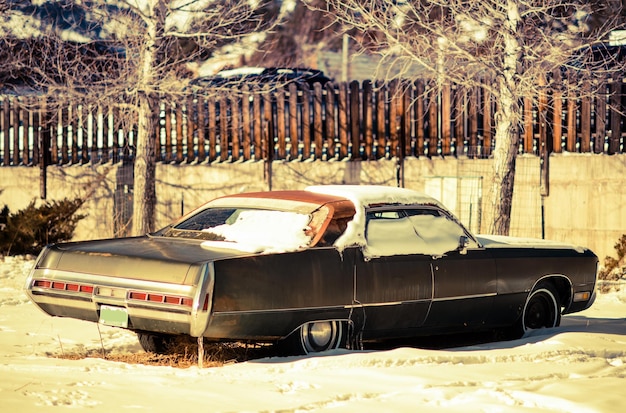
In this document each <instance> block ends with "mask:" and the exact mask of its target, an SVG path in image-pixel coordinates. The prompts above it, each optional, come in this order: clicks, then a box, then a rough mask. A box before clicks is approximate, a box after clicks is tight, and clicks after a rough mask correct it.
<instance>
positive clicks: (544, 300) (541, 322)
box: [521, 282, 561, 333]
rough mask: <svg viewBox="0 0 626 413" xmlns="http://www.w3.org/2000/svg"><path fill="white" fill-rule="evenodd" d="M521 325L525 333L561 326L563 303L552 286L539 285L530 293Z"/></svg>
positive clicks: (545, 283) (547, 284)
mask: <svg viewBox="0 0 626 413" xmlns="http://www.w3.org/2000/svg"><path fill="white" fill-rule="evenodd" d="M521 323H522V324H521V327H522V331H523V332H524V333H526V332H528V331H531V330H537V329H540V328H553V327H558V326H559V325H560V324H561V301H560V299H559V293H558V292H557V291H556V289H555V288H554V286H553V285H552V284H550V283H547V282H544V283H539V284H538V285H537V286H536V287H535V289H534V290H533V291H532V292H531V293H530V295H529V296H528V298H527V299H526V304H525V305H524V312H523V313H522V318H521Z"/></svg>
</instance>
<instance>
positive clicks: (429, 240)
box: [405, 207, 496, 331]
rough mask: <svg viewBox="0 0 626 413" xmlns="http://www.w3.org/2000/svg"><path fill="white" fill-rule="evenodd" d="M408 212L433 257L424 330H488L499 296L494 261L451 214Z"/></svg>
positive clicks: (425, 210)
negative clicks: (485, 328)
mask: <svg viewBox="0 0 626 413" xmlns="http://www.w3.org/2000/svg"><path fill="white" fill-rule="evenodd" d="M405 213H406V215H407V217H408V219H409V220H410V221H411V222H412V224H413V226H414V228H415V231H416V233H417V234H418V236H419V237H420V239H421V240H423V242H424V243H425V245H426V247H425V251H426V252H427V253H429V254H430V258H431V260H430V264H431V267H432V273H433V297H432V303H431V306H430V311H429V313H428V318H427V320H426V321H425V323H424V327H426V328H432V329H441V330H447V331H450V329H451V328H452V329H467V328H480V327H483V326H485V325H486V323H487V320H488V319H489V316H490V313H491V311H492V305H493V300H494V297H495V295H496V266H495V260H494V259H493V258H492V257H491V255H490V253H489V252H488V251H487V250H485V249H484V248H482V247H481V246H480V245H479V244H478V242H476V241H475V240H474V239H473V237H471V235H470V234H469V232H467V230H466V229H465V228H464V227H463V226H462V225H461V224H460V223H459V222H457V221H456V220H455V219H454V218H453V217H452V216H450V215H449V214H448V213H447V212H445V211H443V210H441V209H439V208H436V207H428V208H426V207H421V208H407V209H405Z"/></svg>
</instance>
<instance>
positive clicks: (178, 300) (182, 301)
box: [128, 291, 193, 307]
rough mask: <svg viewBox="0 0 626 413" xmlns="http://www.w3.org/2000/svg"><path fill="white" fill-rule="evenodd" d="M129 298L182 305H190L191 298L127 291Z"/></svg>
mask: <svg viewBox="0 0 626 413" xmlns="http://www.w3.org/2000/svg"><path fill="white" fill-rule="evenodd" d="M128 299H129V300H137V301H146V302H151V303H163V304H172V305H180V306H183V307H191V305H192V303H193V300H192V299H191V298H189V297H180V296H177V295H166V294H156V293H149V292H145V291H130V292H129V293H128Z"/></svg>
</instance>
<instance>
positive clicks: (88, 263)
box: [26, 185, 598, 354]
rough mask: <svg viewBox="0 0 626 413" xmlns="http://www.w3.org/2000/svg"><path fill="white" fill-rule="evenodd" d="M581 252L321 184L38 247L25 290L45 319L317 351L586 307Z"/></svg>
mask: <svg viewBox="0 0 626 413" xmlns="http://www.w3.org/2000/svg"><path fill="white" fill-rule="evenodd" d="M597 264H598V259H597V257H596V255H594V253H593V252H592V251H590V250H589V249H586V248H582V247H576V246H572V245H564V244H559V243H555V242H549V241H542V240H528V239H515V238H509V237H501V236H486V235H480V236H474V235H472V234H471V233H470V232H469V231H468V230H467V229H466V228H465V227H464V226H463V225H462V224H461V223H460V222H459V220H458V219H456V218H455V217H454V216H453V214H451V213H450V212H449V211H448V210H447V209H445V207H444V206H443V205H441V204H440V203H439V202H438V201H437V200H435V199H433V198H431V197H428V196H426V195H424V194H421V193H419V192H415V191H412V190H408V189H402V188H394V187H383V186H350V185H345V186H344V185H335V186H333V185H330V186H313V187H308V188H306V189H305V190H292V191H269V192H256V193H243V194H236V195H229V196H224V197H220V198H217V199H215V200H213V201H210V202H208V203H207V204H205V205H203V206H202V207H200V208H198V209H197V210H195V211H193V212H191V213H189V214H187V215H186V216H184V217H182V218H181V219H180V220H178V221H177V222H175V223H173V224H172V225H170V226H167V227H166V228H163V229H161V230H159V231H158V232H155V233H152V234H147V235H145V236H139V237H130V238H119V239H108V240H94V241H82V242H73V243H61V244H56V245H49V246H47V247H46V248H45V249H44V250H43V251H42V252H41V254H40V255H39V257H38V259H37V261H36V263H35V265H34V268H33V269H32V271H31V273H30V274H29V276H28V279H27V284H26V289H27V292H28V294H29V296H30V298H31V299H32V301H33V302H35V303H36V304H37V305H38V306H39V307H40V308H41V309H42V310H43V311H44V312H46V313H48V314H50V315H52V316H59V317H73V318H77V319H82V320H88V321H93V322H98V323H101V324H105V325H112V326H117V327H121V328H126V329H130V330H133V331H135V332H137V334H138V336H139V341H140V343H141V344H142V346H143V347H144V349H146V350H148V351H164V350H165V348H166V345H167V344H168V343H171V342H172V340H174V341H175V340H176V339H177V338H184V337H186V338H189V336H191V337H196V338H198V337H204V339H205V340H212V341H232V342H255V343H282V344H286V343H287V344H288V348H290V349H291V351H293V352H294V353H296V352H297V353H305V354H307V353H315V352H320V351H326V350H331V349H335V348H338V347H343V346H348V347H349V348H355V347H353V346H356V345H362V343H364V342H365V343H367V342H375V341H381V340H386V339H401V338H408V337H419V336H425V335H442V334H446V333H459V332H470V331H500V332H505V333H506V334H505V335H501V336H502V337H506V338H510V339H514V338H519V337H522V335H523V334H524V333H525V332H527V331H528V330H532V329H539V328H550V327H555V326H558V325H559V323H560V320H561V315H562V314H567V313H573V312H577V311H581V310H584V309H586V308H588V307H589V306H590V305H591V304H592V303H593V301H594V298H595V283H596V271H597Z"/></svg>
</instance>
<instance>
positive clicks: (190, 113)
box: [185, 96, 198, 163]
mask: <svg viewBox="0 0 626 413" xmlns="http://www.w3.org/2000/svg"><path fill="white" fill-rule="evenodd" d="M196 103H197V101H196V102H194V99H193V96H189V97H187V102H186V103H185V108H186V114H187V156H186V158H187V159H186V161H187V163H191V162H193V161H195V160H196V151H195V148H196V145H195V144H194V138H195V136H196V134H197V130H198V123H197V120H196V116H197V115H198V108H197V104H196Z"/></svg>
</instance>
